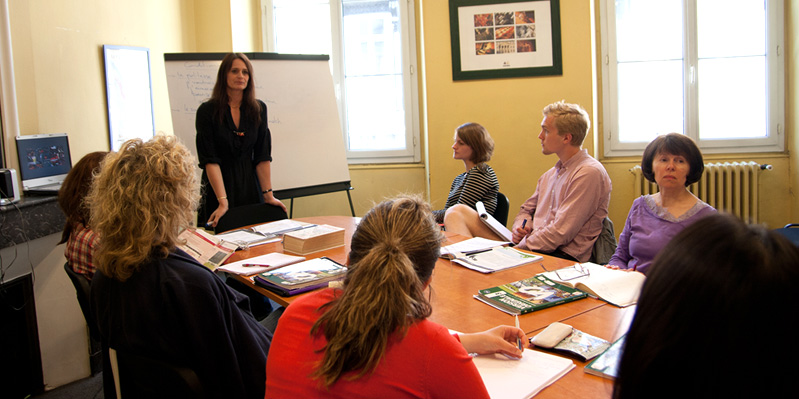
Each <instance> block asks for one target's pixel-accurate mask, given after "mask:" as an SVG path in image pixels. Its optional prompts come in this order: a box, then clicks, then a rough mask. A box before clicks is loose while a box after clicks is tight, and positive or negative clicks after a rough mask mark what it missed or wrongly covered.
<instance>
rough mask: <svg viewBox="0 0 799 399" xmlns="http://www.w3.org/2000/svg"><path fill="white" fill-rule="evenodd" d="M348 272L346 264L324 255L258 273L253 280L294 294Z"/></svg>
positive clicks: (266, 286) (261, 284)
mask: <svg viewBox="0 0 799 399" xmlns="http://www.w3.org/2000/svg"><path fill="white" fill-rule="evenodd" d="M346 273H347V267H346V266H344V265H342V264H339V263H336V262H335V261H333V260H332V259H330V258H326V257H322V258H316V259H311V260H306V261H305V262H300V263H295V264H293V265H288V266H283V267H281V268H279V269H276V270H272V271H268V272H265V273H261V274H258V275H256V276H255V277H254V278H253V282H254V283H255V284H257V285H259V286H261V287H264V288H266V289H268V290H270V291H272V292H276V293H278V294H280V295H283V296H292V295H297V294H300V293H303V292H306V291H311V290H315V289H317V288H321V287H324V286H326V285H327V284H328V282H330V281H333V280H338V279H341V278H343V277H344V275H345V274H346Z"/></svg>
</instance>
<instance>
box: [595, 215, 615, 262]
mask: <svg viewBox="0 0 799 399" xmlns="http://www.w3.org/2000/svg"><path fill="white" fill-rule="evenodd" d="M616 246H617V243H616V232H615V230H614V229H613V222H612V221H611V220H610V218H609V217H605V220H603V221H602V231H601V232H600V233H599V237H597V238H596V241H595V242H594V247H593V249H591V257H590V258H589V259H588V261H589V262H593V263H596V264H598V265H604V264H607V263H608V261H610V258H611V257H612V256H613V253H615V252H616Z"/></svg>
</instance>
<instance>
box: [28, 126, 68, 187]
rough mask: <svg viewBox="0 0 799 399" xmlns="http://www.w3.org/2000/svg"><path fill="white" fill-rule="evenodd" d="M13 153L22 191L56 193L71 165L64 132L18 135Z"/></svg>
mask: <svg viewBox="0 0 799 399" xmlns="http://www.w3.org/2000/svg"><path fill="white" fill-rule="evenodd" d="M17 155H18V157H19V174H20V177H21V180H22V192H23V193H25V194H49V195H56V194H58V190H59V189H60V188H61V183H63V182H64V179H65V178H66V177H67V173H69V171H70V169H72V158H71V157H70V155H69V139H68V137H67V134H66V133H50V134H33V135H28V136H18V137H17Z"/></svg>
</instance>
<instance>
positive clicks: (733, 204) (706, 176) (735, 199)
mask: <svg viewBox="0 0 799 399" xmlns="http://www.w3.org/2000/svg"><path fill="white" fill-rule="evenodd" d="M765 169H771V165H763V166H762V167H761V165H760V164H759V163H757V162H752V161H749V162H723V163H707V164H705V170H704V172H702V178H700V179H699V181H698V182H696V183H694V184H691V185H690V186H688V189H689V190H690V191H691V192H692V193H693V194H694V195H696V196H697V197H699V199H701V200H702V201H705V202H707V203H708V204H710V205H711V206H712V207H714V208H716V209H718V210H719V211H724V212H727V213H731V214H733V215H735V216H738V218H740V219H741V220H743V221H745V222H748V223H757V222H758V217H757V214H758V212H757V201H758V199H757V194H758V173H760V171H761V170H765ZM630 172H632V174H633V176H635V178H634V192H633V194H634V195H635V196H636V198H637V197H639V196H641V195H645V194H654V193H656V192H658V186H657V184H655V183H650V182H649V180H646V178H645V177H644V174H643V173H642V171H641V166H640V165H635V166H633V168H632V169H630Z"/></svg>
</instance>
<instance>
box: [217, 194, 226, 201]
mask: <svg viewBox="0 0 799 399" xmlns="http://www.w3.org/2000/svg"><path fill="white" fill-rule="evenodd" d="M223 199H227V195H226V196H224V197H216V200H217V201H222V200H223Z"/></svg>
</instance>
